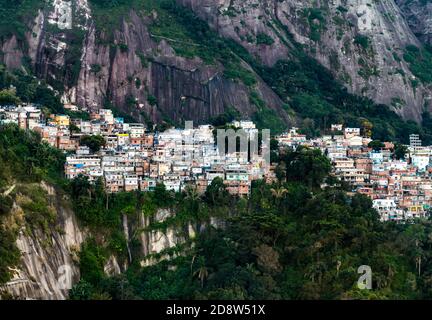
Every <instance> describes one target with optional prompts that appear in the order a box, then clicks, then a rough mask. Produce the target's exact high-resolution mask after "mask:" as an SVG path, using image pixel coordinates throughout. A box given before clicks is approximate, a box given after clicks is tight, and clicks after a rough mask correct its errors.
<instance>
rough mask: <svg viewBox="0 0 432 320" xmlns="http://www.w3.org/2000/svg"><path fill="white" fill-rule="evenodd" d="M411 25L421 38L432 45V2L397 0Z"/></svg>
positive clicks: (424, 0) (426, 0)
mask: <svg viewBox="0 0 432 320" xmlns="http://www.w3.org/2000/svg"><path fill="white" fill-rule="evenodd" d="M396 3H397V4H398V5H399V7H400V8H401V10H402V13H403V15H404V16H405V18H406V20H407V21H408V24H409V26H410V27H411V29H412V31H413V32H414V34H415V35H417V37H419V38H420V40H422V41H424V42H425V43H427V44H429V45H432V2H431V1H428V0H396Z"/></svg>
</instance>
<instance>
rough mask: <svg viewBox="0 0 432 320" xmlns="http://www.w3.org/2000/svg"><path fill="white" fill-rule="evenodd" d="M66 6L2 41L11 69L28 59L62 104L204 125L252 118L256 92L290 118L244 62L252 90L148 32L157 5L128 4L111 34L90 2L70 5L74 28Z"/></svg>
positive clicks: (56, 5)
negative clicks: (229, 112)
mask: <svg viewBox="0 0 432 320" xmlns="http://www.w3.org/2000/svg"><path fill="white" fill-rule="evenodd" d="M150 2H152V1H150ZM64 3H66V2H65V1H62V0H55V1H53V2H52V4H53V6H52V7H47V8H45V9H44V10H40V11H39V13H38V15H37V17H36V18H35V20H34V22H29V23H28V25H30V26H31V30H30V31H28V32H27V33H26V36H25V39H21V40H20V41H18V40H17V38H16V36H12V37H10V38H6V39H5V40H4V41H3V43H2V52H3V62H4V63H5V64H6V65H7V66H8V68H9V69H16V68H20V67H21V65H22V60H23V57H25V56H28V57H29V58H30V60H31V64H32V66H33V68H34V70H35V72H36V75H37V76H38V77H41V78H43V79H47V80H48V82H49V83H50V84H51V85H52V86H53V87H54V89H56V90H58V91H59V92H64V94H63V101H64V102H71V103H77V104H78V105H80V106H82V107H87V108H90V109H92V108H101V107H103V106H104V105H107V104H110V105H112V106H117V107H120V108H122V110H123V111H125V112H126V113H129V114H131V115H133V116H134V117H135V118H138V119H139V120H141V121H145V120H151V121H154V122H155V121H160V120H162V119H171V120H173V121H174V122H176V123H181V122H182V121H183V120H184V119H187V120H190V119H192V120H195V121H198V122H202V121H204V120H208V119H209V118H211V117H214V116H216V115H219V114H222V113H224V111H225V110H226V109H228V108H232V107H234V108H235V109H237V111H238V112H240V113H242V114H244V115H245V116H250V117H251V116H253V114H254V113H255V112H256V111H257V109H258V108H257V106H256V105H255V104H254V103H252V102H251V99H250V95H251V92H252V91H253V92H257V93H258V95H259V96H260V98H261V99H262V100H263V101H265V102H266V104H267V107H269V108H270V109H272V110H274V111H275V112H276V114H277V116H278V117H280V118H282V119H283V120H284V121H285V122H288V121H289V120H290V117H289V116H288V115H287V113H286V112H285V110H284V109H283V108H282V105H283V103H282V102H281V101H280V99H279V98H278V97H277V95H276V94H275V93H274V92H273V91H272V90H271V89H270V88H268V87H267V86H266V85H265V84H264V83H263V82H262V81H261V80H260V79H259V77H258V76H256V75H254V72H253V71H252V70H251V69H250V67H249V66H248V65H247V64H245V63H242V62H240V64H242V65H243V67H242V68H244V69H245V70H246V71H247V72H248V73H250V74H251V76H253V77H256V78H257V83H256V85H254V86H253V88H252V86H250V85H247V84H244V82H243V81H239V79H230V78H227V77H225V76H224V71H225V69H226V68H225V67H224V65H223V64H221V63H220V62H219V61H214V63H206V62H204V61H203V59H201V58H199V57H198V56H195V57H193V56H189V57H185V56H182V55H181V54H178V53H177V52H176V50H174V48H173V44H176V42H177V41H178V40H176V39H170V38H168V37H163V36H155V35H154V34H152V33H151V32H150V31H149V27H151V26H153V25H155V24H158V23H160V20H161V19H162V18H160V16H159V13H158V10H156V9H157V7H156V8H155V9H153V8H144V10H142V9H143V8H141V7H139V8H137V9H133V7H132V6H131V7H128V8H127V9H125V10H124V12H123V14H124V15H123V16H122V17H121V18H120V19H119V21H117V22H119V23H118V24H116V25H112V26H111V27H110V28H111V29H110V30H109V31H108V32H107V31H106V30H101V28H98V27H99V25H98V24H97V23H96V22H95V19H92V16H91V15H92V13H91V10H90V6H89V3H88V1H87V0H79V1H78V0H75V1H73V2H72V4H73V7H72V9H73V11H72V12H73V20H72V21H73V28H72V29H67V28H66V29H64V28H63V27H64V26H63V25H62V24H61V23H62V20H61V14H62V12H63V11H62V8H63V7H62V6H64ZM140 9H141V10H140ZM162 23H163V22H162ZM173 27H175V26H173ZM181 41H183V42H184V43H185V46H188V45H189V44H188V42H190V43H191V44H190V45H191V46H199V44H196V43H192V41H190V40H188V39H182V40H181Z"/></svg>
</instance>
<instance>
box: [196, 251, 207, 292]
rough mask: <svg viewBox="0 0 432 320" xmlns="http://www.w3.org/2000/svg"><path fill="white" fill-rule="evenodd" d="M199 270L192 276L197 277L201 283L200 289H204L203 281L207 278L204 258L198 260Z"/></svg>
mask: <svg viewBox="0 0 432 320" xmlns="http://www.w3.org/2000/svg"><path fill="white" fill-rule="evenodd" d="M198 261H199V265H200V266H199V268H198V269H197V270H196V271H195V272H194V274H193V276H194V277H195V276H196V277H198V279H199V280H200V281H201V288H204V281H205V280H206V279H207V278H208V275H209V271H208V269H207V267H206V266H205V259H204V257H200V258H199V260H198Z"/></svg>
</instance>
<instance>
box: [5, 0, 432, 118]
mask: <svg viewBox="0 0 432 320" xmlns="http://www.w3.org/2000/svg"><path fill="white" fill-rule="evenodd" d="M176 1H177V3H178V4H180V5H183V6H186V7H188V8H190V9H192V10H193V11H194V12H195V13H196V14H197V15H198V16H199V17H201V18H202V19H203V20H205V21H206V22H207V23H208V24H209V26H210V27H211V28H212V29H213V30H215V31H217V32H218V34H219V35H221V36H223V37H225V38H229V39H233V40H234V41H236V42H237V43H239V44H241V45H242V46H243V47H244V48H246V49H247V50H248V51H249V52H250V53H251V54H252V55H254V56H255V57H257V58H258V59H260V61H261V62H262V63H263V64H265V65H269V66H272V65H274V64H275V63H276V62H277V61H279V60H281V59H295V58H296V56H295V50H296V49H297V50H298V45H299V44H300V45H301V47H302V48H303V49H304V50H305V52H306V53H307V54H309V55H310V56H312V57H314V58H316V59H317V60H318V61H319V62H320V63H321V64H322V65H324V66H325V67H327V68H328V69H329V70H331V71H332V73H333V74H334V75H335V76H336V77H337V78H338V79H340V80H341V81H342V82H343V83H344V84H345V85H346V87H347V88H348V90H349V91H350V92H352V93H355V94H358V95H364V96H367V97H370V98H372V99H373V100H375V101H376V102H377V103H383V104H387V105H389V106H391V107H392V108H393V109H394V110H395V111H396V112H397V113H398V114H399V115H401V116H402V117H404V118H405V119H413V120H416V121H420V120H421V114H422V112H423V111H424V110H425V109H427V110H429V111H430V110H432V105H431V102H430V99H431V97H432V96H431V91H432V89H431V87H430V85H428V84H422V83H420V84H418V81H417V79H416V77H415V76H414V75H413V73H412V72H411V70H410V68H409V65H408V64H407V63H406V62H405V61H404V59H403V55H404V53H405V49H406V47H407V46H408V45H415V46H418V47H421V46H422V42H421V41H420V40H419V38H420V39H421V40H422V41H425V42H428V41H429V39H430V29H431V23H430V20H431V19H432V18H431V15H430V14H428V12H429V11H430V10H429V9H430V6H431V5H430V3H424V1H404V0H396V1H395V0H385V1H373V0H350V1H347V0H333V1H312V0H307V1H304V0H302V1H300V0H283V1H281V0H176ZM64 2H65V1H63V0H52V6H51V7H52V8H50V9H49V10H46V11H44V12H42V11H41V12H39V14H37V15H36V17H35V19H34V21H33V22H31V23H30V27H31V31H29V32H28V33H27V36H26V39H25V41H24V43H23V41H20V40H17V39H16V38H15V37H12V38H7V39H3V41H2V42H1V49H2V52H3V57H2V60H3V62H4V63H5V64H6V65H7V66H8V67H9V68H10V69H16V68H19V67H20V66H21V62H22V60H23V57H26V56H28V57H29V58H30V59H31V62H32V64H33V66H34V69H35V71H36V74H37V75H38V76H39V77H41V78H43V79H48V80H49V82H50V83H51V84H52V85H53V87H54V88H55V89H57V90H59V91H61V92H64V93H63V100H64V102H71V103H77V104H78V105H80V106H82V107H87V108H90V109H92V108H100V107H102V106H103V105H104V104H106V103H107V102H109V103H111V104H112V105H115V106H117V107H120V108H121V109H122V110H123V111H124V112H125V113H128V114H131V115H133V116H134V117H135V118H137V119H138V120H140V121H144V120H152V121H160V120H161V119H164V118H170V119H172V120H174V121H175V122H178V123H182V122H183V121H184V120H194V121H196V122H204V121H206V120H208V119H209V118H211V117H213V116H216V115H219V114H221V113H223V112H224V111H225V110H226V109H227V108H230V107H235V108H237V110H238V111H239V112H240V113H242V114H244V115H245V116H252V115H253V114H254V113H255V112H257V110H258V109H259V108H258V107H257V106H255V105H254V104H253V103H252V102H251V99H250V95H251V88H249V87H247V86H245V85H243V84H242V83H241V82H240V81H230V80H228V79H226V78H225V77H224V76H223V74H224V72H223V71H224V66H223V65H221V64H214V65H208V64H206V63H204V62H203V61H202V60H201V59H199V58H198V57H195V58H185V57H182V56H180V55H178V54H176V52H175V50H174V49H173V47H172V42H170V41H169V39H155V37H154V36H153V35H152V34H151V32H150V31H149V27H150V26H151V25H152V23H154V22H155V21H157V20H158V19H159V17H158V15H157V14H156V13H154V12H150V13H148V12H147V13H146V14H142V12H139V11H135V10H131V11H129V12H128V13H127V14H125V16H124V18H123V19H122V20H123V21H122V23H120V24H119V25H118V26H116V27H115V28H114V29H115V30H114V31H113V35H110V36H112V37H113V39H111V38H110V39H108V38H109V37H108V35H106V34H104V33H103V31H101V30H98V29H97V27H96V23H95V21H94V19H93V17H92V12H91V9H90V7H91V6H90V5H89V2H88V0H74V1H73V4H74V6H73V8H74V21H75V22H76V23H75V29H74V30H73V31H70V30H69V31H68V30H56V31H55V32H53V26H54V27H55V26H56V24H58V21H59V17H58V12H59V11H60V10H59V8H60V6H61V5H62V4H64ZM54 29H55V28H54ZM417 36H418V37H419V38H418V37H417ZM143 57H144V59H143ZM244 67H245V68H246V69H249V70H252V69H251V67H250V66H248V65H247V64H246V63H244ZM257 78H258V84H257V86H256V88H255V89H253V90H254V91H256V92H257V93H258V95H259V96H260V98H261V99H262V100H264V101H265V102H266V104H267V106H268V107H269V108H270V109H272V110H274V111H275V112H276V114H277V115H278V116H279V117H280V118H281V119H283V120H284V121H285V122H286V123H289V122H290V121H291V120H292V119H291V118H290V116H289V115H288V114H287V112H286V111H285V110H284V108H283V103H282V101H281V100H280V99H279V98H278V96H277V95H276V94H275V93H274V92H273V91H272V89H271V88H269V87H268V86H266V84H265V83H264V82H263V81H261V80H260V79H259V77H258V76H257ZM149 97H150V98H156V100H157V102H158V103H157V106H156V105H155V104H154V103H152V104H151V103H150V102H149V100H154V99H149Z"/></svg>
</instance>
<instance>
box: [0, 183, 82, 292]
mask: <svg viewBox="0 0 432 320" xmlns="http://www.w3.org/2000/svg"><path fill="white" fill-rule="evenodd" d="M42 187H43V189H44V190H45V192H46V194H45V196H46V197H47V198H48V199H49V201H50V202H51V205H52V208H53V210H54V211H53V212H54V214H55V218H54V219H53V220H52V221H51V222H48V221H44V224H45V223H47V224H45V226H46V227H42V226H37V227H36V226H35V225H33V224H31V225H29V222H28V220H27V219H28V218H29V216H30V214H31V213H30V212H29V210H30V209H29V208H30V206H28V203H29V202H28V199H26V198H27V196H26V195H23V194H22V193H21V192H20V191H18V192H17V194H16V199H17V200H16V203H15V204H14V207H13V209H12V212H11V214H10V217H9V222H10V223H8V225H9V226H11V227H14V226H15V227H16V228H19V231H18V238H17V241H16V245H17V247H18V249H19V250H20V252H21V262H20V264H19V266H17V268H15V269H14V274H15V275H14V277H13V278H12V279H11V280H10V281H9V282H7V283H6V284H5V285H3V286H0V289H2V290H3V291H6V292H8V293H9V294H10V295H12V296H13V297H15V298H20V299H24V298H25V299H43V300H62V299H65V298H67V296H68V290H69V289H70V288H71V285H72V284H73V283H75V282H76V281H78V280H79V267H78V264H77V262H78V258H77V253H78V252H79V250H80V246H81V243H82V242H83V241H84V238H85V233H84V232H83V231H82V229H81V228H80V227H79V225H78V223H77V220H76V218H75V216H74V214H73V212H72V211H71V210H70V208H68V206H67V205H65V202H64V200H63V199H62V196H61V195H59V194H58V193H57V192H56V191H55V190H54V188H52V187H51V186H48V185H45V184H43V185H42ZM33 188H34V187H33ZM33 190H34V189H33ZM54 208H55V209H54ZM47 220H48V218H47ZM48 223H49V225H48ZM0 291H1V290H0Z"/></svg>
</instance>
